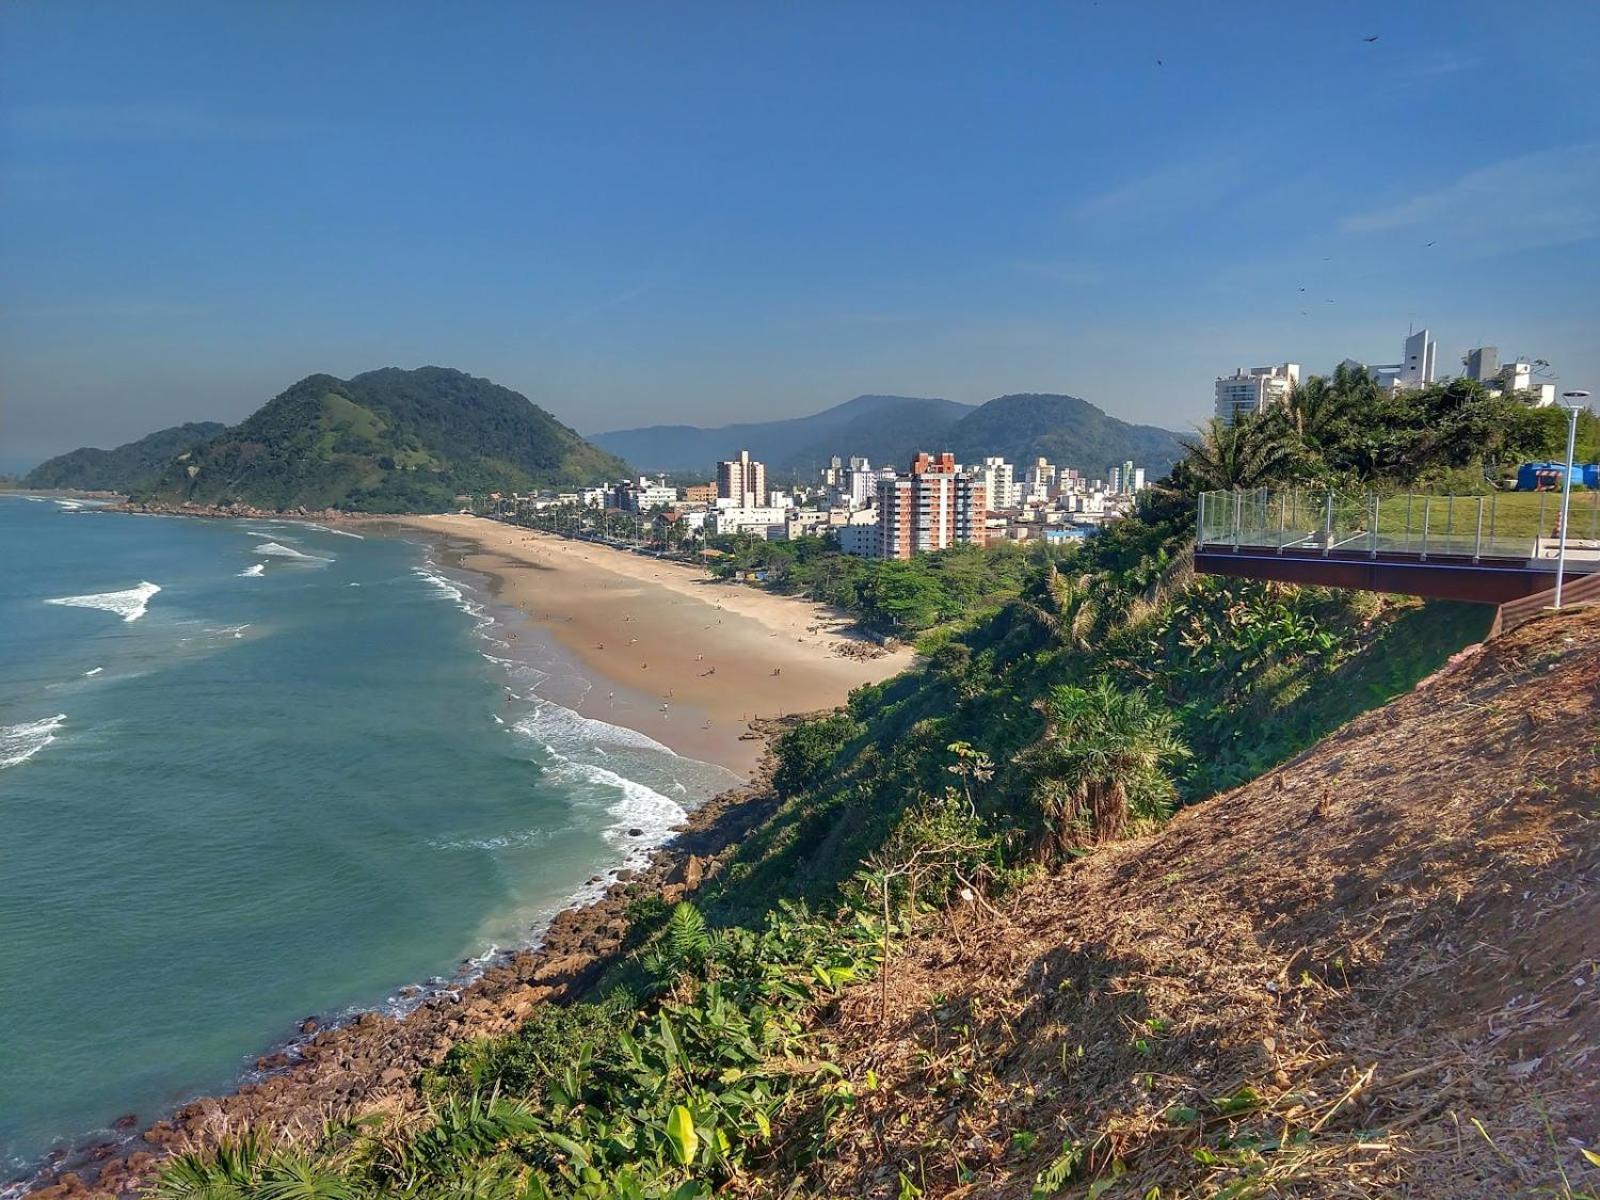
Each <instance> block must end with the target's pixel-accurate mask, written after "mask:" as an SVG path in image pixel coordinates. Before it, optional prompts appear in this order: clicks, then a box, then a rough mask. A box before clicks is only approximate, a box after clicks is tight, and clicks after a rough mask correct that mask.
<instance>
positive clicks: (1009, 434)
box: [930, 393, 1183, 479]
mask: <svg viewBox="0 0 1600 1200" xmlns="http://www.w3.org/2000/svg"><path fill="white" fill-rule="evenodd" d="M949 442H950V445H949V449H951V450H954V451H955V454H956V458H957V459H959V460H960V461H962V462H968V463H970V462H974V461H976V460H978V459H981V458H984V457H987V456H989V455H1000V456H1001V457H1003V458H1005V459H1007V460H1008V461H1009V462H1011V463H1013V464H1015V465H1017V466H1018V467H1020V466H1021V465H1022V464H1023V463H1025V462H1028V461H1030V460H1031V459H1035V458H1041V457H1042V458H1047V459H1049V460H1050V461H1051V462H1052V463H1055V464H1056V465H1057V466H1060V467H1077V468H1078V469H1079V470H1081V471H1083V472H1084V473H1086V474H1088V475H1092V476H1098V475H1099V474H1101V473H1102V472H1103V471H1104V470H1105V469H1106V468H1107V467H1108V466H1110V465H1111V464H1113V463H1119V462H1122V461H1123V460H1124V459H1130V458H1131V459H1132V460H1133V461H1134V463H1135V464H1137V465H1138V466H1141V467H1143V468H1145V472H1146V475H1147V476H1148V477H1149V478H1150V479H1155V478H1157V477H1159V476H1161V475H1164V474H1165V473H1166V472H1167V469H1168V468H1169V467H1171V466H1172V464H1173V463H1174V462H1176V461H1177V460H1178V458H1179V457H1180V456H1181V455H1182V453H1183V447H1182V446H1181V445H1179V442H1178V435H1177V434H1175V433H1173V432H1172V431H1171V430H1167V429H1159V428H1157V427H1156V426H1154V425H1130V424H1129V423H1128V422H1126V421H1119V420H1118V419H1117V418H1116V417H1113V416H1110V415H1108V414H1107V413H1105V412H1104V411H1102V410H1101V409H1099V408H1096V407H1095V406H1094V405H1093V404H1090V403H1089V402H1088V401H1087V400H1080V399H1078V398H1077V397H1076V396H1054V395H1040V394H1033V393H1030V394H1024V395H1016V396H1001V397H999V398H998V399H995V400H991V401H989V403H987V404H985V405H983V406H982V407H981V408H979V409H977V410H976V411H974V412H973V413H972V414H971V415H970V416H968V417H966V418H964V419H963V420H962V421H961V423H960V424H958V425H957V426H956V427H955V428H954V429H952V430H950V433H949ZM930 449H931V447H930Z"/></svg>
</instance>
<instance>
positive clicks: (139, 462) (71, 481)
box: [22, 421, 227, 492]
mask: <svg viewBox="0 0 1600 1200" xmlns="http://www.w3.org/2000/svg"><path fill="white" fill-rule="evenodd" d="M226 428H227V426H226V425H223V424H221V423H220V422H217V421H190V422H189V423H187V424H185V425H174V426H173V427H172V428H171V429H161V430H157V431H156V432H155V433H151V434H147V435H145V436H144V437H142V438H140V439H138V440H137V441H133V442H127V443H125V444H123V445H121V446H118V447H116V448H115V449H114V450H97V449H95V448H94V447H92V446H84V447H82V448H80V449H77V450H72V451H69V452H68V453H66V454H61V455H57V456H56V457H55V458H52V459H47V460H46V461H45V462H42V463H40V464H39V465H38V466H37V467H35V468H33V470H31V471H29V472H28V473H27V475H25V476H24V477H23V479H22V484H23V486H24V487H30V488H66V489H69V490H73V491H82V492H133V491H138V490H140V489H143V488H147V487H150V486H151V485H152V484H154V483H155V481H156V480H157V479H159V478H160V476H161V473H162V471H164V470H165V469H166V467H167V464H168V463H170V462H171V461H172V460H173V459H174V458H175V457H177V456H178V455H179V454H182V453H183V452H184V451H185V450H188V449H189V448H191V447H193V446H196V445H199V444H200V443H201V442H204V441H207V440H208V439H210V438H213V437H215V436H216V435H217V434H219V433H221V432H222V431H223V430H224V429H226Z"/></svg>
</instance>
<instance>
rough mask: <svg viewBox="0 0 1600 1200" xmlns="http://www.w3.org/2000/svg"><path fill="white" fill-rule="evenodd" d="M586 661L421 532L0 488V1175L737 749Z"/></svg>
mask: <svg viewBox="0 0 1600 1200" xmlns="http://www.w3.org/2000/svg"><path fill="white" fill-rule="evenodd" d="M589 686H590V684H589V681H588V680H587V679H586V678H585V677H584V675H583V672H582V671H581V670H580V669H579V667H578V666H577V664H576V663H574V662H573V661H572V660H571V659H570V658H568V657H566V656H565V655H564V653H563V652H562V651H560V650H559V649H558V648H557V647H555V646H554V645H553V644H552V643H551V642H550V641H549V640H548V639H547V638H545V637H543V636H542V635H541V634H540V633H539V631H538V630H537V629H536V628H534V627H531V626H528V625H526V624H525V623H523V622H522V621H521V620H520V619H519V617H518V615H517V614H515V613H514V612H512V611H509V610H505V609H502V608H501V607H500V606H498V605H497V604H495V603H494V602H493V600H492V599H491V598H490V597H489V595H488V592H487V590H486V589H485V588H484V587H483V581H482V580H478V579H475V578H474V577H472V576H469V575H464V574H461V573H459V572H454V571H451V570H449V569H447V568H445V567H441V566H440V565H439V563H438V562H437V561H436V555H435V552H434V550H433V548H431V547H430V546H428V545H426V544H424V543H422V542H420V541H410V540H406V539H404V538H400V537H385V536H376V535H374V534H372V533H368V532H366V531H365V530H362V531H340V530H334V529H331V528H327V529H324V528H319V527H316V526H313V525H308V524H304V523H293V522H274V521H267V522H261V521H208V520H195V519H184V518H170V517H153V516H131V515H127V514H121V513H108V512H100V511H97V510H96V506H94V505H92V504H88V503H79V502H75V501H60V500H50V499H28V498H24V497H21V496H4V497H0V1179H5V1178H15V1177H18V1176H20V1175H21V1174H23V1173H25V1172H26V1170H27V1169H28V1167H29V1166H30V1165H31V1164H33V1163H36V1162H37V1161H38V1160H39V1159H40V1158H41V1156H43V1155H45V1154H46V1153H48V1152H49V1151H50V1150H51V1149H52V1148H53V1147H55V1146H60V1145H67V1144H78V1143H81V1142H82V1141H84V1140H85V1139H86V1138H94V1137H109V1136H110V1133H109V1131H110V1129H111V1126H112V1124H113V1123H114V1122H115V1121H116V1120H117V1118H118V1117H120V1116H122V1115H124V1114H127V1113H134V1114H137V1116H138V1118H139V1121H140V1124H144V1123H148V1122H149V1121H151V1120H154V1119H156V1118H158V1117H160V1116H161V1115H162V1114H163V1113H164V1112H166V1111H168V1110H170V1109H171V1108H173V1107H174V1106H176V1105H178V1104H180V1103H182V1102H184V1101H185V1100H188V1099H192V1098H193V1097H195V1096H198V1095H204V1094H208V1093H213V1092H217V1091H222V1090H226V1089H228V1088H229V1087H231V1086H232V1085H234V1084H236V1083H237V1082H239V1081H240V1080H241V1078H243V1077H245V1075H246V1073H247V1072H248V1071H249V1069H250V1065H251V1063H252V1062H253V1061H254V1059H255V1058H256V1057H257V1056H258V1055H260V1054H262V1053H265V1052H266V1051H268V1050H269V1049H271V1048H272V1047H273V1046H274V1045H277V1044H280V1043H282V1042H283V1041H284V1040H286V1039H287V1038H289V1037H291V1036H292V1035H293V1034H294V1031H295V1025H296V1024H297V1023H298V1022H299V1021H300V1020H301V1019H302V1018H304V1017H306V1016H311V1015H314V1016H316V1017H318V1019H319V1020H320V1021H322V1022H323V1023H324V1024H326V1023H327V1022H328V1021H329V1020H336V1019H339V1018H340V1017H343V1016H348V1015H350V1014H353V1013H354V1012H358V1011H361V1010H364V1009H368V1008H380V1009H388V1010H391V1011H395V1010H399V1009H401V1008H403V1007H404V1006H406V1005H407V1004H408V1003H414V1001H408V1000H406V999H404V998H403V996H402V992H409V991H410V990H411V989H410V988H409V987H408V985H427V984H428V983H429V982H430V981H432V982H433V983H434V984H435V985H439V984H442V983H444V982H446V981H448V980H451V979H453V978H456V977H458V976H460V975H462V974H468V975H470V974H471V973H472V972H473V971H474V970H475V969H477V967H480V966H481V964H482V963H483V962H485V961H488V960H489V959H491V958H492V957H493V956H495V955H496V954H498V953H502V952H504V951H506V950H508V949H512V948H516V947H520V946H523V945H527V944H529V943H530V942H531V941H533V940H536V937H537V934H538V933H539V931H540V930H541V928H542V926H543V924H544V923H545V922H546V921H547V920H548V919H549V917H550V916H552V915H553V914H554V913H555V912H556V911H558V910H560V909H561V908H563V907H566V906H567V905H568V904H570V903H572V902H574V901H576V900H581V899H583V898H584V897H585V896H587V895H590V894H592V893H593V891H595V890H597V888H598V886H602V885H590V884H588V883H587V882H586V881H588V880H590V879H591V878H593V877H594V876H597V875H604V874H605V873H606V872H608V871H611V870H615V869H619V868H621V867H623V866H625V865H628V864H629V863H632V862H637V861H639V860H641V859H642V857H643V856H644V854H645V853H646V852H647V850H648V848H649V847H651V846H654V845H657V844H659V843H660V842H661V841H662V840H664V839H665V838H666V836H667V835H668V831H669V830H670V829H671V828H672V826H673V825H674V824H675V823H677V822H678V821H679V820H681V819H682V817H683V816H684V813H685V811H686V810H688V809H691V808H693V807H694V806H695V805H696V804H698V803H700V802H702V801H703V800H705V799H707V798H708V797H710V796H711V795H713V794H715V793H716V792H718V791H721V790H722V789H724V788H726V787H728V786H731V785H732V784H733V783H734V782H736V778H735V776H734V775H733V774H732V773H731V772H728V771H726V770H725V769H723V768H721V767H717V766H713V765H710V764H707V763H700V762H695V761H693V760H691V759H687V758H683V757H680V756H678V755H675V754H674V753H673V752H672V751H671V750H669V749H668V748H667V747H665V746H663V745H661V744H660V743H659V742H657V741H655V740H653V739H651V738H649V737H647V736H645V735H644V734H641V733H636V732H634V731H632V730H629V729H627V728H623V727H622V726H621V725H617V724H610V723H608V722H605V721H599V720H595V719H592V718H590V717H584V716H580V715H579V714H578V713H577V712H576V711H575V707H576V705H577V704H578V702H579V701H580V700H581V698H582V697H583V695H584V694H585V692H586V691H587V689H588V688H589ZM633 830H639V831H642V834H639V833H631V832H630V831H633Z"/></svg>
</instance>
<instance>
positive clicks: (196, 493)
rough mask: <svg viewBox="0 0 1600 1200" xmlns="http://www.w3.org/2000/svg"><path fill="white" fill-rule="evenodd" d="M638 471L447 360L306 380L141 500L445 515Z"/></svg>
mask: <svg viewBox="0 0 1600 1200" xmlns="http://www.w3.org/2000/svg"><path fill="white" fill-rule="evenodd" d="M626 471H627V466H626V464H624V463H622V462H620V461H619V460H617V459H615V458H612V457H611V456H610V455H608V454H606V453H604V452H603V451H600V450H597V449H595V448H594V447H593V446H591V445H589V444H588V443H587V442H585V441H584V440H583V439H582V438H580V437H579V436H578V435H577V434H576V433H574V432H573V431H572V430H571V429H568V428H567V427H566V426H565V425H562V424H561V423H560V422H558V421H557V420H556V419H555V418H554V417H552V416H551V415H550V414H549V413H547V412H545V411H544V410H543V409H540V408H537V407H535V406H534V405H533V404H532V403H530V402H529V401H528V399H527V398H526V397H525V396H522V395H519V394H518V393H516V392H513V391H511V390H509V389H508V388H503V387H500V386H498V385H496V384H493V383H490V382H489V381H488V380H486V379H477V378H474V377H473V376H470V375H466V374H463V373H462V372H460V371H452V370H449V369H447V368H444V367H421V368H418V369H417V370H414V371H402V370H399V369H397V368H393V367H391V368H386V369H384V370H381V371H369V372H367V373H366V374H364V375H357V376H356V377H355V378H353V379H348V380H341V379H335V378H334V377H333V376H331V375H312V376H309V377H307V378H306V379H302V380H301V381H300V382H299V383H297V384H295V385H294V386H293V387H292V388H290V389H289V390H288V391H286V392H284V393H283V394H282V395H280V396H278V397H276V398H275V399H273V400H270V401H268V402H267V403H266V404H264V405H262V407H261V408H259V409H257V410H256V411H255V413H253V414H252V415H251V416H250V417H249V418H247V419H246V420H245V421H243V422H241V423H240V424H238V425H236V426H234V427H232V428H231V429H228V430H226V431H225V432H223V433H221V434H219V435H217V436H215V437H213V438H211V439H210V440H209V441H206V442H205V443H203V444H202V445H199V446H196V447H194V448H193V449H191V450H189V451H188V452H187V453H184V454H182V455H181V456H179V457H178V458H176V459H174V460H173V461H172V462H170V463H169V464H168V466H167V468H166V469H165V471H163V472H162V474H161V476H160V478H159V479H158V480H157V481H156V482H155V483H154V484H152V485H151V486H150V487H149V488H148V489H141V490H140V491H141V494H140V497H139V498H142V499H154V500H163V501H183V500H188V501H194V502H197V503H202V504H226V503H233V502H238V503H243V504H251V505H256V506H259V507H262V508H273V509H287V508H294V507H304V508H329V507H331V508H344V509H350V510H353V511H357V512H430V511H432V512H438V511H443V510H445V509H448V508H450V507H452V506H453V505H454V504H455V503H456V498H457V497H458V496H461V495H464V494H469V493H474V492H477V493H482V492H490V491H496V490H521V489H528V488H536V487H540V486H546V485H550V484H556V483H575V482H583V483H596V482H601V481H604V480H607V479H611V478H615V477H617V476H619V475H622V474H624V473H626Z"/></svg>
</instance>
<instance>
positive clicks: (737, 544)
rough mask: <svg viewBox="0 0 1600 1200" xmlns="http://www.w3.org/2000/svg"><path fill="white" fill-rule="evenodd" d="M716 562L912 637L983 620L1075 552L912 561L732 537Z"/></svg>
mask: <svg viewBox="0 0 1600 1200" xmlns="http://www.w3.org/2000/svg"><path fill="white" fill-rule="evenodd" d="M714 544H715V545H719V546H721V547H722V548H723V552H724V556H723V557H721V558H717V559H713V560H711V561H710V563H709V566H710V569H711V571H712V572H713V573H714V574H716V575H719V576H721V577H722V578H724V579H733V578H749V579H753V580H755V581H758V582H760V583H761V584H763V585H764V586H766V587H768V588H770V589H772V590H773V591H777V592H783V593H786V594H795V595H803V596H807V597H810V598H811V599H813V600H820V601H822V602H823V603H825V604H833V605H836V606H837V607H839V608H842V609H844V610H845V611H846V612H849V613H851V614H852V615H853V616H855V617H856V618H857V619H858V620H859V621H860V622H861V624H862V625H864V626H865V627H866V628H868V629H870V630H872V631H873V632H875V633H881V634H885V635H889V636H894V637H901V638H911V637H915V636H916V635H918V634H920V633H922V632H924V631H926V630H929V629H932V628H934V627H935V626H938V625H942V624H945V623H947V622H951V621H967V622H970V621H975V620H979V619H981V618H982V617H984V616H986V615H988V614H990V613H992V612H993V611H994V610H995V609H997V608H998V607H999V606H1000V604H1002V603H1004V602H1005V601H1006V600H1009V599H1011V598H1012V597H1013V596H1015V595H1016V594H1017V593H1018V592H1019V591H1020V590H1021V588H1022V584H1023V581H1024V580H1025V579H1026V578H1027V577H1028V574H1029V573H1030V572H1031V571H1032V570H1034V569H1035V568H1037V567H1038V566H1040V565H1042V564H1043V563H1046V562H1050V561H1053V560H1056V559H1059V558H1063V557H1065V556H1066V555H1067V554H1069V553H1070V552H1069V551H1067V550H1064V549H1057V548H1055V547H1052V546H1048V545H1045V544H1044V543H1042V542H1033V543H1029V544H1027V545H1022V544H1018V543H1015V542H1009V543H1004V544H1002V545H998V546H994V547H992V548H989V549H980V548H978V547H976V546H966V545H958V546H953V547H951V548H950V549H948V550H940V551H938V552H937V553H934V554H924V555H920V556H918V557H917V558H913V559H910V560H907V561H898V560H883V559H868V558H856V557H853V556H851V555H848V554H841V553H840V552H839V551H838V549H837V548H836V547H835V546H834V545H833V544H832V543H831V542H830V541H829V540H827V539H825V538H820V537H805V538H795V539H794V540H792V541H787V542H768V541H763V540H761V539H759V538H727V539H723V540H721V541H718V542H715V543H714Z"/></svg>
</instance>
